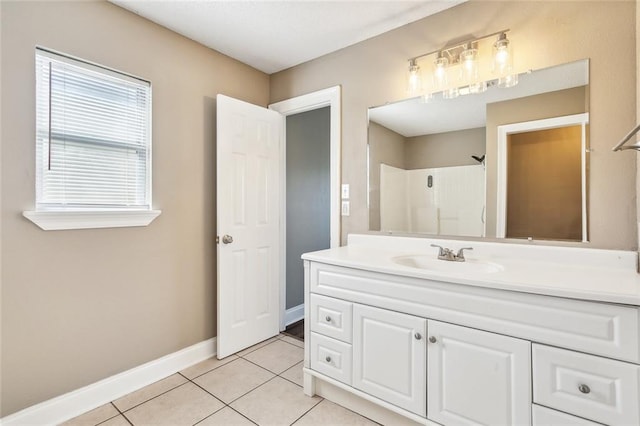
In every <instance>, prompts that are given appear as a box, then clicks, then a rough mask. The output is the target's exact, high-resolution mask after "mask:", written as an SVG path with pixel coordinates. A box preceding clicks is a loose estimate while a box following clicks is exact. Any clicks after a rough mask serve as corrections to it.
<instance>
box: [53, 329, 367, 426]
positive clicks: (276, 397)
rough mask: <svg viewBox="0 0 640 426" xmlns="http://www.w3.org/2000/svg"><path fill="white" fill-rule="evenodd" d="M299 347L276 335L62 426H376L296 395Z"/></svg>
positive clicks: (299, 393)
mask: <svg viewBox="0 0 640 426" xmlns="http://www.w3.org/2000/svg"><path fill="white" fill-rule="evenodd" d="M303 358H304V355H303V343H302V342H301V341H299V340H297V339H294V338H292V337H289V336H285V335H282V334H281V335H279V336H276V337H273V338H271V339H269V340H266V341H264V342H262V343H259V344H257V345H255V346H253V347H251V348H248V349H245V350H244V351H242V352H239V353H237V354H236V355H232V356H230V357H227V358H225V359H223V360H218V359H216V358H211V359H208V360H205V361H203V362H201V363H199V364H196V365H193V366H191V367H189V368H187V369H185V370H183V371H179V372H177V373H176V374H173V375H171V376H169V377H167V378H165V379H163V380H160V381H158V382H156V383H153V384H151V385H149V386H147V387H144V388H142V389H140V390H137V391H135V392H133V393H130V394H129V395H125V396H123V397H122V398H120V399H117V400H115V401H112V402H110V403H109V404H106V405H103V406H102V407H98V408H96V409H95V410H92V411H90V412H88V413H85V414H83V415H81V416H79V417H76V418H75V419H71V420H69V421H68V422H66V423H64V425H65V426H95V425H101V426H130V425H134V426H138V425H175V426H178V425H186V426H191V425H196V424H197V425H199V426H214V425H225V426H227V425H255V424H257V425H296V426H312V425H331V426H334V425H335V426H339V425H362V426H367V425H376V424H377V423H374V422H372V421H371V420H369V419H366V418H364V417H362V416H360V415H358V414H356V413H354V412H352V411H349V410H347V409H345V408H343V407H341V406H339V405H337V404H334V403H332V402H330V401H327V400H323V399H322V398H320V397H317V396H315V397H313V398H309V397H308V396H306V395H304V393H303V392H302V360H303Z"/></svg>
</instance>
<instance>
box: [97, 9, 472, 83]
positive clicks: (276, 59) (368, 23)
mask: <svg viewBox="0 0 640 426" xmlns="http://www.w3.org/2000/svg"><path fill="white" fill-rule="evenodd" d="M109 1H111V2H112V3H114V4H116V5H118V6H121V7H123V8H125V9H128V10H130V11H132V12H135V13H137V14H138V15H140V16H142V17H144V18H147V19H149V20H151V21H153V22H155V23H157V24H160V25H162V26H164V27H167V28H169V29H171V30H173V31H175V32H177V33H179V34H182V35H184V36H186V37H188V38H190V39H192V40H195V41H197V42H199V43H201V44H203V45H205V46H207V47H210V48H212V49H214V50H217V51H218V52H221V53H224V54H225V55H227V56H230V57H232V58H235V59H237V60H239V61H241V62H244V63H245V64H248V65H250V66H252V67H254V68H257V69H259V70H260V71H263V72H265V73H267V74H272V73H275V72H278V71H282V70H284V69H287V68H290V67H292V66H294V65H298V64H301V63H303V62H307V61H310V60H312V59H315V58H318V57H320V56H323V55H326V54H328V53H331V52H334V51H336V50H340V49H342V48H344V47H347V46H350V45H352V44H355V43H358V42H360V41H363V40H366V39H368V38H371V37H374V36H376V35H379V34H382V33H384V32H387V31H389V30H392V29H394V28H398V27H401V26H403V25H405V24H408V23H410V22H413V21H417V20H419V19H421V18H424V17H426V16H429V15H433V14H435V13H438V12H440V11H442V10H445V9H448V8H450V7H453V6H455V5H456V4H459V3H463V2H464V1H466V0H438V1H436V0H422V1H418V0H410V1H405V0H397V1H393V0H351V1H347V0H315V1H314V0H253V1H251V0H109Z"/></svg>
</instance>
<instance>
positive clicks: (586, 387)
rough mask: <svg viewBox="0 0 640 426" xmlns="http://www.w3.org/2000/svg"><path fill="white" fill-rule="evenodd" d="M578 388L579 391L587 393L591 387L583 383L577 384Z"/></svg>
mask: <svg viewBox="0 0 640 426" xmlns="http://www.w3.org/2000/svg"><path fill="white" fill-rule="evenodd" d="M578 390H579V391H580V392H582V393H584V394H587V393H589V392H591V388H590V387H589V386H587V385H584V384H583V385H580V386H578Z"/></svg>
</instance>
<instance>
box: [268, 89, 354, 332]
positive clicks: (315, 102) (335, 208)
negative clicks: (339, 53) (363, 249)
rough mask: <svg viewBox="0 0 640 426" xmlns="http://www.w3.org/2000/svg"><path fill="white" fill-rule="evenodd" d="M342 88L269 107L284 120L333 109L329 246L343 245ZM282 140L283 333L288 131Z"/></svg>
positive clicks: (299, 97)
mask: <svg viewBox="0 0 640 426" xmlns="http://www.w3.org/2000/svg"><path fill="white" fill-rule="evenodd" d="M340 97H341V88H340V86H334V87H330V88H328V89H323V90H319V91H317V92H312V93H308V94H306V95H301V96H296V97H295V98H291V99H286V100H284V101H280V102H276V103H274V104H271V105H269V109H272V110H274V111H277V112H279V113H280V114H282V115H283V116H284V117H287V116H289V115H293V114H299V113H302V112H307V111H312V110H314V109H318V108H324V107H327V106H328V107H331V111H330V120H331V123H330V130H329V134H330V136H329V139H330V141H329V144H330V148H329V156H330V171H329V174H330V180H331V183H330V185H331V193H330V197H331V201H330V206H329V209H330V212H331V213H330V214H331V218H330V234H331V235H330V247H331V248H334V247H339V246H340V183H341V182H340V170H341V164H340V158H341V149H342V148H341V147H342V122H341V118H342V113H341V105H340ZM283 133H285V134H283V136H282V140H283V141H284V143H283V144H282V147H281V156H282V157H281V158H282V168H281V174H280V183H281V188H282V207H281V215H280V220H281V226H280V228H281V235H282V245H281V250H282V255H281V256H280V259H281V260H280V330H284V328H285V310H286V307H285V304H286V279H285V277H286V269H285V267H286V263H285V262H286V256H285V253H286V223H287V222H286V211H287V209H286V166H285V165H286V152H287V150H286V145H287V141H286V137H285V136H286V129H283Z"/></svg>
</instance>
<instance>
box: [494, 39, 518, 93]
mask: <svg viewBox="0 0 640 426" xmlns="http://www.w3.org/2000/svg"><path fill="white" fill-rule="evenodd" d="M492 71H493V73H494V74H497V75H498V87H512V86H515V85H516V84H518V74H515V73H514V72H513V52H512V45H511V42H510V41H509V39H508V38H507V35H506V34H505V33H500V35H498V39H497V40H496V42H495V43H494V44H493V67H492Z"/></svg>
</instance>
